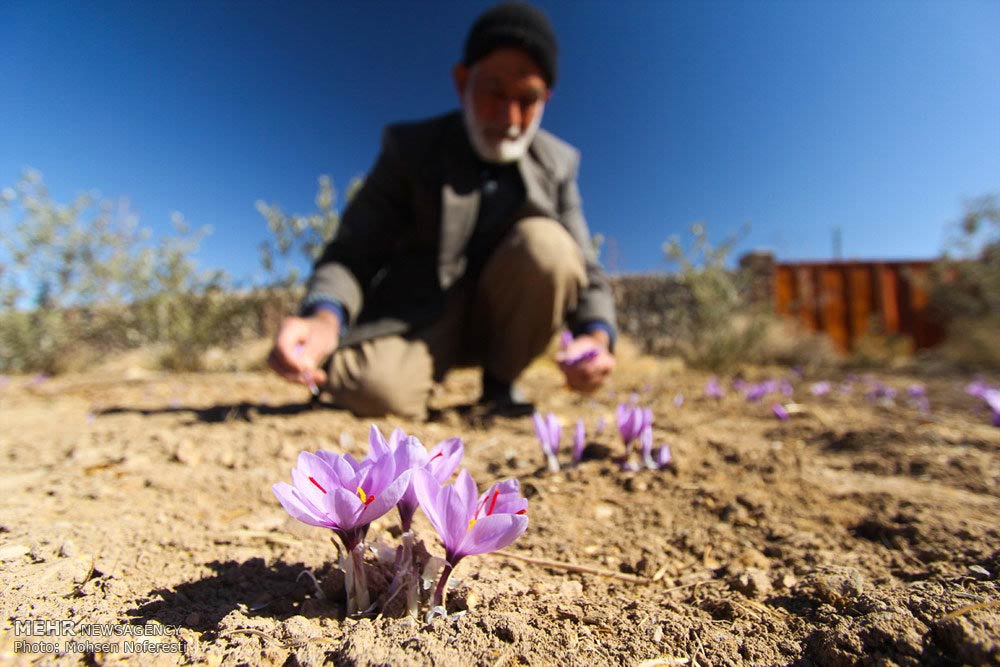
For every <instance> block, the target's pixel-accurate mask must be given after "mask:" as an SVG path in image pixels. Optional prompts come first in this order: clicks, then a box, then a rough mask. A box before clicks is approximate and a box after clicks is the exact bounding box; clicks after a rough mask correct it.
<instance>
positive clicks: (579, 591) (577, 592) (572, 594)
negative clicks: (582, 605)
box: [559, 580, 583, 598]
mask: <svg viewBox="0 0 1000 667" xmlns="http://www.w3.org/2000/svg"><path fill="white" fill-rule="evenodd" d="M559 595H561V596H563V597H567V598H579V597H582V596H583V584H581V583H580V582H579V581H572V580H570V581H564V582H563V583H562V585H561V586H559Z"/></svg>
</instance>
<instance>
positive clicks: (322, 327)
mask: <svg viewBox="0 0 1000 667" xmlns="http://www.w3.org/2000/svg"><path fill="white" fill-rule="evenodd" d="M339 342H340V321H339V320H338V319H337V317H336V316H335V315H334V314H333V313H329V312H326V311H324V310H318V311H316V313H315V314H314V315H312V316H311V317H286V318H285V321H284V322H282V323H281V329H280V330H279V331H278V335H277V337H276V338H275V339H274V347H273V348H271V354H270V356H268V358H267V365H268V366H270V367H271V368H272V370H274V372H276V373H277V374H278V375H280V376H281V377H283V378H285V379H286V380H289V381H290V382H296V383H298V384H304V385H306V386H307V387H309V388H310V389H313V388H314V387H316V386H317V385H320V386H321V385H324V384H326V379H327V378H326V371H325V370H323V369H322V368H320V367H319V364H320V363H321V362H322V361H323V360H324V359H326V358H327V357H328V356H330V355H331V354H333V351H334V350H336V349H337V344H338V343H339ZM314 393H315V391H314Z"/></svg>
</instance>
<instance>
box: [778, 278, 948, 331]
mask: <svg viewBox="0 0 1000 667" xmlns="http://www.w3.org/2000/svg"><path fill="white" fill-rule="evenodd" d="M931 264H932V262H931V261H927V260H920V261H910V262H878V261H873V262H859V261H846V262H781V263H776V264H775V265H774V276H775V280H774V283H773V284H774V296H775V310H776V311H777V312H778V313H779V314H782V315H790V316H792V317H795V318H796V319H798V320H799V321H800V322H801V323H802V324H803V325H805V326H806V327H807V328H808V329H810V330H813V331H821V332H824V333H826V334H827V335H829V336H830V338H831V339H832V340H833V342H834V343H835V344H836V346H837V347H838V348H840V349H841V350H849V349H851V347H852V346H853V345H854V343H855V341H857V339H858V338H859V337H861V336H863V335H865V334H866V333H870V332H872V327H874V326H876V325H879V326H880V329H879V333H887V334H901V335H905V336H910V337H912V338H913V341H914V344H915V346H916V347H918V348H922V347H929V346H931V345H935V344H937V343H939V342H941V340H942V339H943V337H944V332H943V328H942V326H941V324H940V323H939V322H937V321H936V320H935V319H934V318H933V317H931V315H930V314H929V311H928V304H929V300H930V299H929V296H928V293H927V288H926V277H927V275H928V272H929V269H930V266H931Z"/></svg>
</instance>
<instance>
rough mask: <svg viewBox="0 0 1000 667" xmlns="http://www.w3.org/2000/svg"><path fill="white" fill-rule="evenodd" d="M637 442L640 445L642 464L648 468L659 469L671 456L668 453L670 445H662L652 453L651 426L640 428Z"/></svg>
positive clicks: (668, 461)
mask: <svg viewBox="0 0 1000 667" xmlns="http://www.w3.org/2000/svg"><path fill="white" fill-rule="evenodd" d="M639 442H640V443H641V446H642V464H643V465H644V466H646V468H647V469H649V470H660V469H661V468H663V467H665V466H666V465H668V464H669V463H670V461H671V459H672V458H673V457H672V455H671V453H670V445H663V446H662V447H660V449H659V451H658V452H656V455H655V457H654V455H653V427H651V426H647V427H646V428H644V429H642V434H640V435H639Z"/></svg>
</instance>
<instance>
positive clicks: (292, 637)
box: [280, 616, 320, 644]
mask: <svg viewBox="0 0 1000 667" xmlns="http://www.w3.org/2000/svg"><path fill="white" fill-rule="evenodd" d="M280 632H281V637H282V639H284V640H285V641H286V642H287V643H290V644H301V643H305V642H306V641H308V640H310V639H314V638H316V637H319V636H320V630H319V628H317V627H316V625H315V624H314V623H313V622H312V621H310V620H309V619H308V618H306V617H305V616H292V617H291V618H289V619H288V620H286V621H285V622H283V623H282V624H281V630H280Z"/></svg>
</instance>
